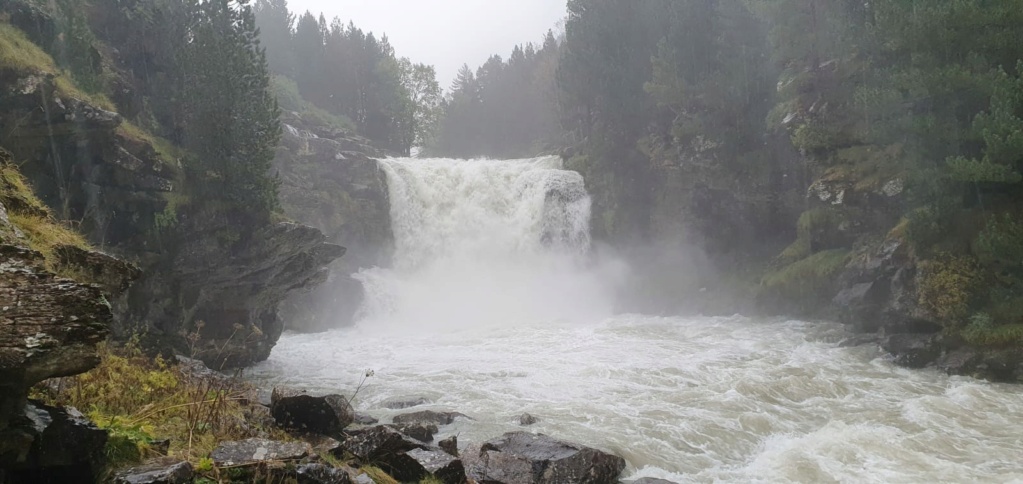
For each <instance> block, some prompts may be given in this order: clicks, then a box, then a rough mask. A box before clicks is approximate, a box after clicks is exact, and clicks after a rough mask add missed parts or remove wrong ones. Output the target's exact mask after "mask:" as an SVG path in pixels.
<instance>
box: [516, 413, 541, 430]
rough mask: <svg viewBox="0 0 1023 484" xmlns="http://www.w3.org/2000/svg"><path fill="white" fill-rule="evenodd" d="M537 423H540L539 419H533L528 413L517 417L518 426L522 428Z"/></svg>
mask: <svg viewBox="0 0 1023 484" xmlns="http://www.w3.org/2000/svg"><path fill="white" fill-rule="evenodd" d="M539 421H540V419H538V418H536V417H534V416H532V415H530V414H528V413H524V414H522V415H519V425H522V426H523V427H526V426H529V425H533V424H535V423H537V422H539Z"/></svg>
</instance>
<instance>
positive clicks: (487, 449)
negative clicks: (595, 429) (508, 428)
mask: <svg viewBox="0 0 1023 484" xmlns="http://www.w3.org/2000/svg"><path fill="white" fill-rule="evenodd" d="M463 455H466V454H463ZM466 464H467V465H468V467H467V472H468V474H469V477H470V478H472V479H474V480H476V481H477V482H501V483H504V484H555V483H557V484H573V483H587V484H599V483H607V482H616V481H617V479H618V475H619V474H621V473H622V471H623V470H624V469H625V459H622V458H621V457H618V456H616V455H611V454H608V453H606V452H602V451H599V450H597V449H593V448H590V447H585V446H582V445H578V444H572V443H569V442H564V441H560V440H557V439H554V438H551V437H548V436H546V435H543V434H530V433H527V432H511V433H507V434H504V435H503V436H502V437H500V438H498V439H494V440H491V441H489V442H486V443H484V444H483V445H482V446H481V447H480V450H479V454H478V456H475V457H474V458H473V459H471V462H470V459H468V458H467V459H466Z"/></svg>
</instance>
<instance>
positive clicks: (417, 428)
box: [391, 423, 438, 443]
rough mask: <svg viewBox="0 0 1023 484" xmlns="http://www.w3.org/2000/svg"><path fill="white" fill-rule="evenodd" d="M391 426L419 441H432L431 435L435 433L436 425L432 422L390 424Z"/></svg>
mask: <svg viewBox="0 0 1023 484" xmlns="http://www.w3.org/2000/svg"><path fill="white" fill-rule="evenodd" d="M391 427H392V428H394V429H395V430H397V431H398V432H401V433H403V434H405V435H407V436H409V437H412V438H413V439H416V440H418V441H420V442H424V443H427V442H433V436H434V435H435V434H436V433H437V430H438V429H437V426H436V425H434V424H421V423H414V424H392V425H391Z"/></svg>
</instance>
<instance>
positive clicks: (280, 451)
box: [210, 439, 313, 467]
mask: <svg viewBox="0 0 1023 484" xmlns="http://www.w3.org/2000/svg"><path fill="white" fill-rule="evenodd" d="M312 454H313V448H312V446H310V445H309V444H307V443H305V442H279V441H275V440H267V439H247V440H239V441H230V442H221V443H220V445H219V446H217V448H216V449H215V450H214V451H213V453H212V454H210V457H211V458H212V459H213V463H214V464H216V465H217V466H218V467H225V466H240V465H248V464H260V463H264V462H274V461H299V460H302V459H305V458H306V457H309V456H311V455H312Z"/></svg>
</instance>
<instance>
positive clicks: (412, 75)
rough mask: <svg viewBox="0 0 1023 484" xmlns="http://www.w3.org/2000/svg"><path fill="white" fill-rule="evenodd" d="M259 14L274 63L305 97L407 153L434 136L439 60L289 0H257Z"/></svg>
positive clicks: (377, 142) (274, 69) (387, 145)
mask: <svg viewBox="0 0 1023 484" xmlns="http://www.w3.org/2000/svg"><path fill="white" fill-rule="evenodd" d="M255 14H256V20H257V24H258V26H259V29H260V32H261V35H262V41H263V45H264V46H265V47H266V49H267V55H268V58H269V64H270V68H271V71H272V72H273V73H275V74H277V75H278V76H281V77H283V78H286V79H291V80H294V82H295V84H296V85H297V88H298V90H299V93H300V94H301V96H302V97H303V98H304V99H305V100H307V101H309V102H310V103H312V104H313V105H314V106H316V107H318V108H320V109H323V110H326V111H327V112H329V113H331V114H333V115H336V116H340V117H342V118H343V119H345V120H346V121H347V122H348V123H350V124H351V125H352V126H353V127H354V128H355V129H356V130H357V131H358V133H359V134H361V135H363V136H365V137H366V138H369V139H370V140H371V141H373V142H374V144H375V145H376V146H378V147H380V148H383V149H386V150H390V151H393V152H397V153H400V154H404V155H408V154H410V153H411V151H412V148H413V147H416V146H421V145H423V144H424V143H426V141H427V140H428V139H429V137H430V134H431V133H432V132H433V129H434V126H435V125H436V116H437V114H438V110H437V107H438V105H439V104H440V101H441V89H440V86H439V84H438V82H437V79H436V73H435V71H434V68H433V66H428V65H425V64H421V63H414V62H412V61H410V60H409V59H407V58H402V57H397V55H396V54H395V52H394V48H393V47H392V46H391V44H390V42H388V40H387V36H386V35H384V36H382V37H380V38H377V36H376V35H374V34H373V33H372V32H364V31H363V30H362V29H360V28H358V27H356V26H355V25H354V24H353V23H351V22H349V23H347V24H345V23H344V22H342V21H341V19H339V18H334V19H333V20H332V21H330V22H327V19H326V18H325V17H324V16H323V14H320V15H319V16H318V17H317V16H315V15H313V13H311V12H308V11H307V12H305V13H304V14H302V15H295V14H294V13H292V12H291V11H290V10H289V8H288V3H287V1H286V0H258V1H257V2H256V4H255Z"/></svg>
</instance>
